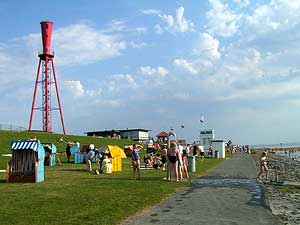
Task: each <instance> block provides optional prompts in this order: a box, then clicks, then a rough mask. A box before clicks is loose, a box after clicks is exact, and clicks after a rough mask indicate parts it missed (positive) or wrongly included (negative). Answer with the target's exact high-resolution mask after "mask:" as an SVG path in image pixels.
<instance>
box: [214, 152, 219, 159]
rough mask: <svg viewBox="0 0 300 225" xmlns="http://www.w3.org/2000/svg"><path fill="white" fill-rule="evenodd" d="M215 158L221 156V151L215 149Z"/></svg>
mask: <svg viewBox="0 0 300 225" xmlns="http://www.w3.org/2000/svg"><path fill="white" fill-rule="evenodd" d="M215 158H216V159H218V158H220V156H219V151H215Z"/></svg>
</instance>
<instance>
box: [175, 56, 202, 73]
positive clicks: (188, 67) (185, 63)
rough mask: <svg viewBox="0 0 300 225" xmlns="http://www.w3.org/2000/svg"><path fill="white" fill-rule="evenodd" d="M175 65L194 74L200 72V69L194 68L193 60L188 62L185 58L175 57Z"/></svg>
mask: <svg viewBox="0 0 300 225" xmlns="http://www.w3.org/2000/svg"><path fill="white" fill-rule="evenodd" d="M173 63H174V65H175V66H177V67H179V68H181V69H183V70H185V71H187V72H189V73H190V74H192V75H195V74H197V73H198V71H197V70H196V69H195V68H194V66H193V64H192V63H191V62H188V61H187V60H185V59H175V60H174V61H173Z"/></svg>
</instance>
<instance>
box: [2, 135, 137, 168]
mask: <svg viewBox="0 0 300 225" xmlns="http://www.w3.org/2000/svg"><path fill="white" fill-rule="evenodd" d="M34 137H36V138H37V139H38V140H40V141H41V142H50V143H53V144H55V146H56V147H57V151H58V152H64V151H65V147H66V144H65V143H63V142H60V141H59V140H60V138H61V137H63V138H64V140H68V141H78V142H79V143H80V144H81V146H82V145H84V144H91V143H93V144H95V146H96V147H100V146H104V145H108V144H110V145H117V146H120V147H121V148H123V147H124V145H128V144H131V143H132V141H131V140H124V139H109V138H98V137H87V136H74V135H62V134H55V133H44V132H28V131H0V169H5V168H6V162H7V161H8V160H9V158H7V157H5V156H2V154H6V153H11V150H10V143H11V142H12V141H14V140H27V139H29V138H34Z"/></svg>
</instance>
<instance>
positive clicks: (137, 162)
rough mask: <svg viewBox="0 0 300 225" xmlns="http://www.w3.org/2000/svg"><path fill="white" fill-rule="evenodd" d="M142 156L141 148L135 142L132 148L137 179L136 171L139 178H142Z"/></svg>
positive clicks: (134, 173) (134, 172)
mask: <svg viewBox="0 0 300 225" xmlns="http://www.w3.org/2000/svg"><path fill="white" fill-rule="evenodd" d="M140 166H141V163H140V156H139V150H138V149H137V145H136V144H133V149H132V167H133V178H134V179H136V173H137V175H138V179H139V180H140V179H141V175H140Z"/></svg>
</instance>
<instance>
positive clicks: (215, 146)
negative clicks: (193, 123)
mask: <svg viewBox="0 0 300 225" xmlns="http://www.w3.org/2000/svg"><path fill="white" fill-rule="evenodd" d="M211 147H212V150H213V156H214V157H216V151H218V153H219V154H218V155H219V156H218V158H221V159H224V158H225V143H224V141H223V140H212V141H211Z"/></svg>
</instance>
